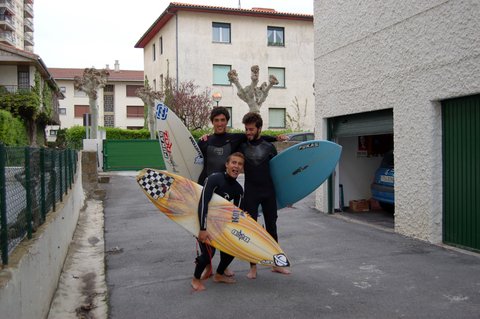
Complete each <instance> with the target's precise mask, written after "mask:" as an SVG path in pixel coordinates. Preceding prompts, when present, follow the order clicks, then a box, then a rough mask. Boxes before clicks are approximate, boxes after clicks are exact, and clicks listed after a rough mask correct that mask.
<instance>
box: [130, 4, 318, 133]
mask: <svg viewBox="0 0 480 319" xmlns="http://www.w3.org/2000/svg"><path fill="white" fill-rule="evenodd" d="M135 47H136V48H141V49H143V50H144V65H145V75H146V76H147V77H148V80H149V83H150V84H151V85H152V87H153V88H154V90H161V85H162V83H164V80H165V78H166V76H167V72H168V73H169V75H170V76H171V77H173V78H176V80H177V81H178V82H180V83H181V82H187V81H192V80H193V81H194V83H195V84H196V85H199V86H200V87H201V88H202V89H204V88H209V89H210V90H211V93H212V94H214V93H220V94H221V97H222V98H221V100H220V101H219V103H218V105H220V106H225V107H227V108H228V109H229V111H230V113H231V114H232V122H231V123H230V125H231V126H233V127H235V128H243V126H242V123H241V121H242V117H243V115H244V114H245V113H247V112H248V106H247V104H246V103H245V102H243V101H242V100H240V98H239V97H238V96H237V88H236V87H235V86H233V85H231V84H230V82H229V81H228V78H227V73H228V71H230V70H232V69H235V70H237V73H238V75H239V80H240V83H241V85H242V87H245V86H247V85H250V82H251V80H250V75H251V74H250V68H251V66H253V65H258V66H259V67H260V74H259V85H260V84H261V83H263V82H267V83H268V77H269V74H273V75H275V76H276V77H277V79H278V80H279V82H280V83H279V84H278V85H276V86H275V87H273V88H272V89H271V90H270V93H269V96H268V97H267V99H266V101H265V103H264V104H263V105H262V108H261V114H262V117H263V119H264V129H267V128H285V127H286V126H287V123H286V117H287V114H290V115H291V116H294V117H295V114H296V111H295V107H294V103H293V101H294V99H295V98H297V99H298V101H299V104H300V108H301V112H300V113H301V116H300V117H297V118H298V120H300V122H301V123H300V124H301V127H302V128H303V129H305V130H307V129H312V128H313V115H314V111H313V106H314V95H313V81H314V72H313V16H311V15H304V14H294V13H282V12H276V11H275V10H273V9H264V8H253V9H235V8H226V7H216V6H207V5H194V4H183V3H170V5H169V6H168V7H167V8H166V9H165V11H164V12H163V13H162V14H161V15H160V16H159V17H158V19H157V20H156V21H155V22H154V23H153V24H152V25H151V26H150V28H149V29H148V30H147V31H146V32H145V34H144V35H143V36H142V37H141V38H140V39H139V40H138V42H137V44H136V45H135ZM305 103H307V111H306V112H303V108H304V107H305Z"/></svg>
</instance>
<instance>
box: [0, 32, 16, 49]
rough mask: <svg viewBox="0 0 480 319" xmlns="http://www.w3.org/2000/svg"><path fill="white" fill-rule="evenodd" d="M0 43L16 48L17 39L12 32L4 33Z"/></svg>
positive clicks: (0, 35)
mask: <svg viewBox="0 0 480 319" xmlns="http://www.w3.org/2000/svg"><path fill="white" fill-rule="evenodd" d="M0 42H3V43H7V44H10V45H13V46H16V44H17V38H16V37H15V36H14V35H13V32H12V31H4V32H0Z"/></svg>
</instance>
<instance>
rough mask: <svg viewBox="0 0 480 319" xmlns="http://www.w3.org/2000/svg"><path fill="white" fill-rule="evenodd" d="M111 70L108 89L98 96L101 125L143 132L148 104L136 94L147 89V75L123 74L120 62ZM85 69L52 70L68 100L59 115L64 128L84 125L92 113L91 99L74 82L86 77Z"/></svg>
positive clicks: (134, 71)
mask: <svg viewBox="0 0 480 319" xmlns="http://www.w3.org/2000/svg"><path fill="white" fill-rule="evenodd" d="M106 69H108V70H109V73H110V75H109V77H108V81H107V85H106V86H105V87H104V88H103V89H100V90H99V92H98V100H97V103H98V106H99V110H98V111H99V113H98V114H99V118H98V125H99V126H104V127H118V128H124V129H141V128H143V126H144V103H143V101H142V100H141V99H140V98H139V97H137V95H136V94H135V91H136V89H138V88H140V87H143V85H144V77H143V71H139V70H121V69H120V64H119V62H118V61H115V65H114V68H113V69H110V68H109V66H108V65H107V66H106ZM83 71H84V69H71V68H69V69H67V68H50V72H51V73H52V76H53V78H54V79H55V80H56V81H57V83H58V86H59V87H60V90H61V91H62V92H63V94H64V95H65V99H64V100H62V101H61V102H60V107H59V113H60V121H61V127H62V128H69V127H72V126H74V125H84V119H83V115H84V114H85V113H89V107H90V106H89V100H88V96H87V95H86V93H85V92H83V91H78V90H75V88H74V79H75V77H76V76H79V77H82V76H83Z"/></svg>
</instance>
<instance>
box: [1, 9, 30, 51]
mask: <svg viewBox="0 0 480 319" xmlns="http://www.w3.org/2000/svg"><path fill="white" fill-rule="evenodd" d="M33 33H34V25H33V0H0V43H3V44H7V45H11V46H13V47H15V48H17V49H20V50H24V51H27V52H33V46H34V41H33Z"/></svg>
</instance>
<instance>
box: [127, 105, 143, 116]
mask: <svg viewBox="0 0 480 319" xmlns="http://www.w3.org/2000/svg"><path fill="white" fill-rule="evenodd" d="M143 108H144V107H143V105H142V106H134V105H127V117H143Z"/></svg>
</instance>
